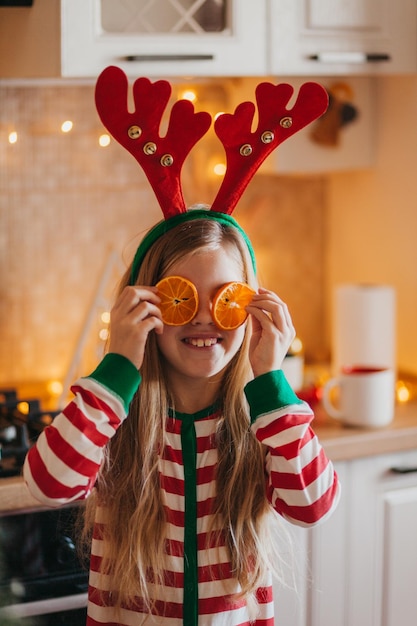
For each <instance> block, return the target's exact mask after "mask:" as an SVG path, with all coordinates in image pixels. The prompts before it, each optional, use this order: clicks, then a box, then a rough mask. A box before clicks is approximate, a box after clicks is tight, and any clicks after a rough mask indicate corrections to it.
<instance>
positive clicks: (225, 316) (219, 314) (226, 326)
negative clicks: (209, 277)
mask: <svg viewBox="0 0 417 626" xmlns="http://www.w3.org/2000/svg"><path fill="white" fill-rule="evenodd" d="M255 293H256V292H255V291H254V290H253V289H252V287H249V285H246V284H245V283H238V282H231V283H226V285H223V287H221V288H220V289H219V291H218V292H217V293H216V295H215V296H214V299H213V305H212V316H213V319H214V321H215V323H216V325H217V326H218V327H219V328H222V329H223V330H233V329H235V328H237V327H238V326H240V325H241V324H243V322H244V321H245V320H246V318H247V317H248V314H247V312H246V310H245V307H247V306H248V304H250V302H251V300H252V297H253V296H254V294H255Z"/></svg>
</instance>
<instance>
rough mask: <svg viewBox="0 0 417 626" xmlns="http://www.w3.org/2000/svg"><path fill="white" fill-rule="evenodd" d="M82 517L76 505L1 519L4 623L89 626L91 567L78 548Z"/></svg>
mask: <svg viewBox="0 0 417 626" xmlns="http://www.w3.org/2000/svg"><path fill="white" fill-rule="evenodd" d="M78 514H79V507H76V506H72V507H67V508H61V509H53V510H47V511H30V512H26V513H19V514H16V515H5V516H4V517H0V624H2V625H3V623H7V622H5V620H6V619H8V620H9V621H10V620H13V619H14V620H15V621H14V622H13V621H10V623H11V624H13V623H16V624H22V626H23V624H28V625H29V624H30V626H32V625H33V626H45V625H46V624H48V625H49V624H51V625H52V624H53V625H54V626H58V625H59V624H66V626H83V625H84V624H85V615H86V606H87V589H88V568H87V567H86V564H83V563H81V561H80V558H79V555H78V552H77V548H76V541H75V536H76V532H75V523H76V518H77V515H78ZM61 618H62V619H61ZM71 620H72V621H71Z"/></svg>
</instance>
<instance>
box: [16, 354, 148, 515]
mask: <svg viewBox="0 0 417 626" xmlns="http://www.w3.org/2000/svg"><path fill="white" fill-rule="evenodd" d="M139 383H140V375H139V373H138V371H137V370H136V368H135V367H134V366H133V364H132V363H130V361H128V360H127V359H125V358H124V357H121V356H119V355H116V354H109V355H106V357H105V358H104V359H103V361H102V362H101V364H100V365H99V366H98V368H97V369H96V370H95V371H94V372H93V373H92V374H91V376H89V377H88V378H82V379H80V380H79V381H77V382H76V383H75V384H74V385H73V387H72V388H71V391H72V392H73V394H74V398H73V400H72V401H71V402H70V403H69V404H68V405H67V406H66V407H65V409H64V410H63V411H62V412H61V413H60V414H58V415H57V416H56V417H55V419H54V421H53V422H52V424H51V425H50V426H48V427H47V428H45V429H44V431H43V432H42V433H41V435H40V436H39V438H38V440H37V442H36V444H35V445H33V446H32V447H31V448H30V450H29V452H28V454H27V456H26V459H25V464H24V467H23V476H24V479H25V481H26V484H27V486H28V488H29V491H30V492H31V494H32V495H33V496H34V497H35V498H36V499H37V500H38V501H39V502H41V503H42V504H45V505H47V506H51V507H56V506H60V505H62V504H66V503H68V502H72V501H74V500H80V499H84V498H86V497H88V495H89V494H90V493H91V490H92V488H93V487H94V484H95V481H96V478H97V474H98V471H99V469H100V465H101V463H102V460H103V453H104V447H105V446H106V444H107V443H108V441H109V439H110V438H111V437H112V436H113V435H114V434H115V432H116V431H117V429H118V427H119V426H120V424H121V423H122V421H123V420H124V419H125V417H126V415H127V411H128V407H129V404H130V401H131V399H132V397H133V394H134V393H135V391H136V389H137V387H138V385H139Z"/></svg>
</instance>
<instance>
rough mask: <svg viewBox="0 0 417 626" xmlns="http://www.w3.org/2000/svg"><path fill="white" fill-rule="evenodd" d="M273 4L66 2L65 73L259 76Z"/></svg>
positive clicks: (241, 0) (237, 0)
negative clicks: (113, 70) (115, 69)
mask: <svg viewBox="0 0 417 626" xmlns="http://www.w3.org/2000/svg"><path fill="white" fill-rule="evenodd" d="M266 2H267V0H257V1H256V3H254V2H253V1H252V0H61V31H62V32H61V36H62V50H61V53H62V58H61V73H62V76H81V77H82V76H97V74H99V73H100V71H101V70H102V69H103V68H104V67H106V66H107V65H118V66H119V67H121V68H122V69H123V70H124V71H125V72H126V73H127V74H128V75H131V76H139V75H142V76H143V75H147V76H163V77H168V76H216V75H217V76H223V75H229V76H242V75H248V76H252V75H253V76H258V75H262V74H265V70H266V62H265V60H266V54H267V52H266V51H267V42H266V37H265V34H266V24H267V13H266Z"/></svg>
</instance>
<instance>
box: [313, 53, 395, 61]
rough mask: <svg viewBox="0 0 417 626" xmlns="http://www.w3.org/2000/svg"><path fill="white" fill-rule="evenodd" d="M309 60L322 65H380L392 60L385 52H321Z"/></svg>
mask: <svg viewBox="0 0 417 626" xmlns="http://www.w3.org/2000/svg"><path fill="white" fill-rule="evenodd" d="M307 58H308V59H309V60H310V61H318V62H320V63H379V62H381V61H390V60H391V57H390V55H389V54H385V53H383V52H382V53H378V52H372V53H367V52H319V53H318V54H311V55H310V56H308V57H307Z"/></svg>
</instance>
